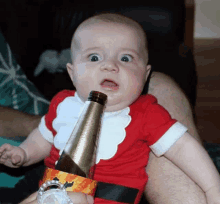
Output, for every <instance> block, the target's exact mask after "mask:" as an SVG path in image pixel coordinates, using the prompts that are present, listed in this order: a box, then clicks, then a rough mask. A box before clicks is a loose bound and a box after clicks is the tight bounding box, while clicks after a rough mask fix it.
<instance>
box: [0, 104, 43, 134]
mask: <svg viewBox="0 0 220 204" xmlns="http://www.w3.org/2000/svg"><path fill="white" fill-rule="evenodd" d="M41 117H42V116H35V115H30V114H27V113H23V112H20V111H18V110H14V109H12V108H8V107H2V106H0V136H6V137H15V136H25V137H27V136H28V135H29V134H30V133H31V131H32V130H34V129H35V128H36V127H37V126H38V124H39V123H40V119H41Z"/></svg>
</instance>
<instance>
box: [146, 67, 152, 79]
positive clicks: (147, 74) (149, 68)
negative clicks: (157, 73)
mask: <svg viewBox="0 0 220 204" xmlns="http://www.w3.org/2000/svg"><path fill="white" fill-rule="evenodd" d="M146 69H147V72H146V80H147V78H148V76H149V74H150V71H151V65H147V67H146Z"/></svg>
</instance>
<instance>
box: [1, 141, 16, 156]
mask: <svg viewBox="0 0 220 204" xmlns="http://www.w3.org/2000/svg"><path fill="white" fill-rule="evenodd" d="M12 149H13V146H12V145H10V144H3V145H2V146H1V147H0V156H1V155H2V153H3V152H4V151H10V150H12Z"/></svg>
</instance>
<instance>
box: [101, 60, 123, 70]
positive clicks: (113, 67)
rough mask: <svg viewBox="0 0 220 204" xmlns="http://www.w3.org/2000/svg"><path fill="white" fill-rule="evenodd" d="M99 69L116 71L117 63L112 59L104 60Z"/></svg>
mask: <svg viewBox="0 0 220 204" xmlns="http://www.w3.org/2000/svg"><path fill="white" fill-rule="evenodd" d="M101 70H102V71H113V72H118V71H119V68H118V66H117V64H116V63H115V62H114V61H108V62H105V63H103V64H102V65H101Z"/></svg>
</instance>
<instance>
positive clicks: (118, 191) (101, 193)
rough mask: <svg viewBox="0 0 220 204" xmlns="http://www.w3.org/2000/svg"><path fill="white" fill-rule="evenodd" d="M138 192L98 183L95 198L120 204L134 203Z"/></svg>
mask: <svg viewBox="0 0 220 204" xmlns="http://www.w3.org/2000/svg"><path fill="white" fill-rule="evenodd" d="M138 192H139V190H138V189H136V188H128V187H125V186H121V185H115V184H110V183H103V182H98V185H97V189H96V193H95V197H98V198H102V199H106V200H113V201H117V202H122V203H134V201H135V199H136V196H137V194H138Z"/></svg>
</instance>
